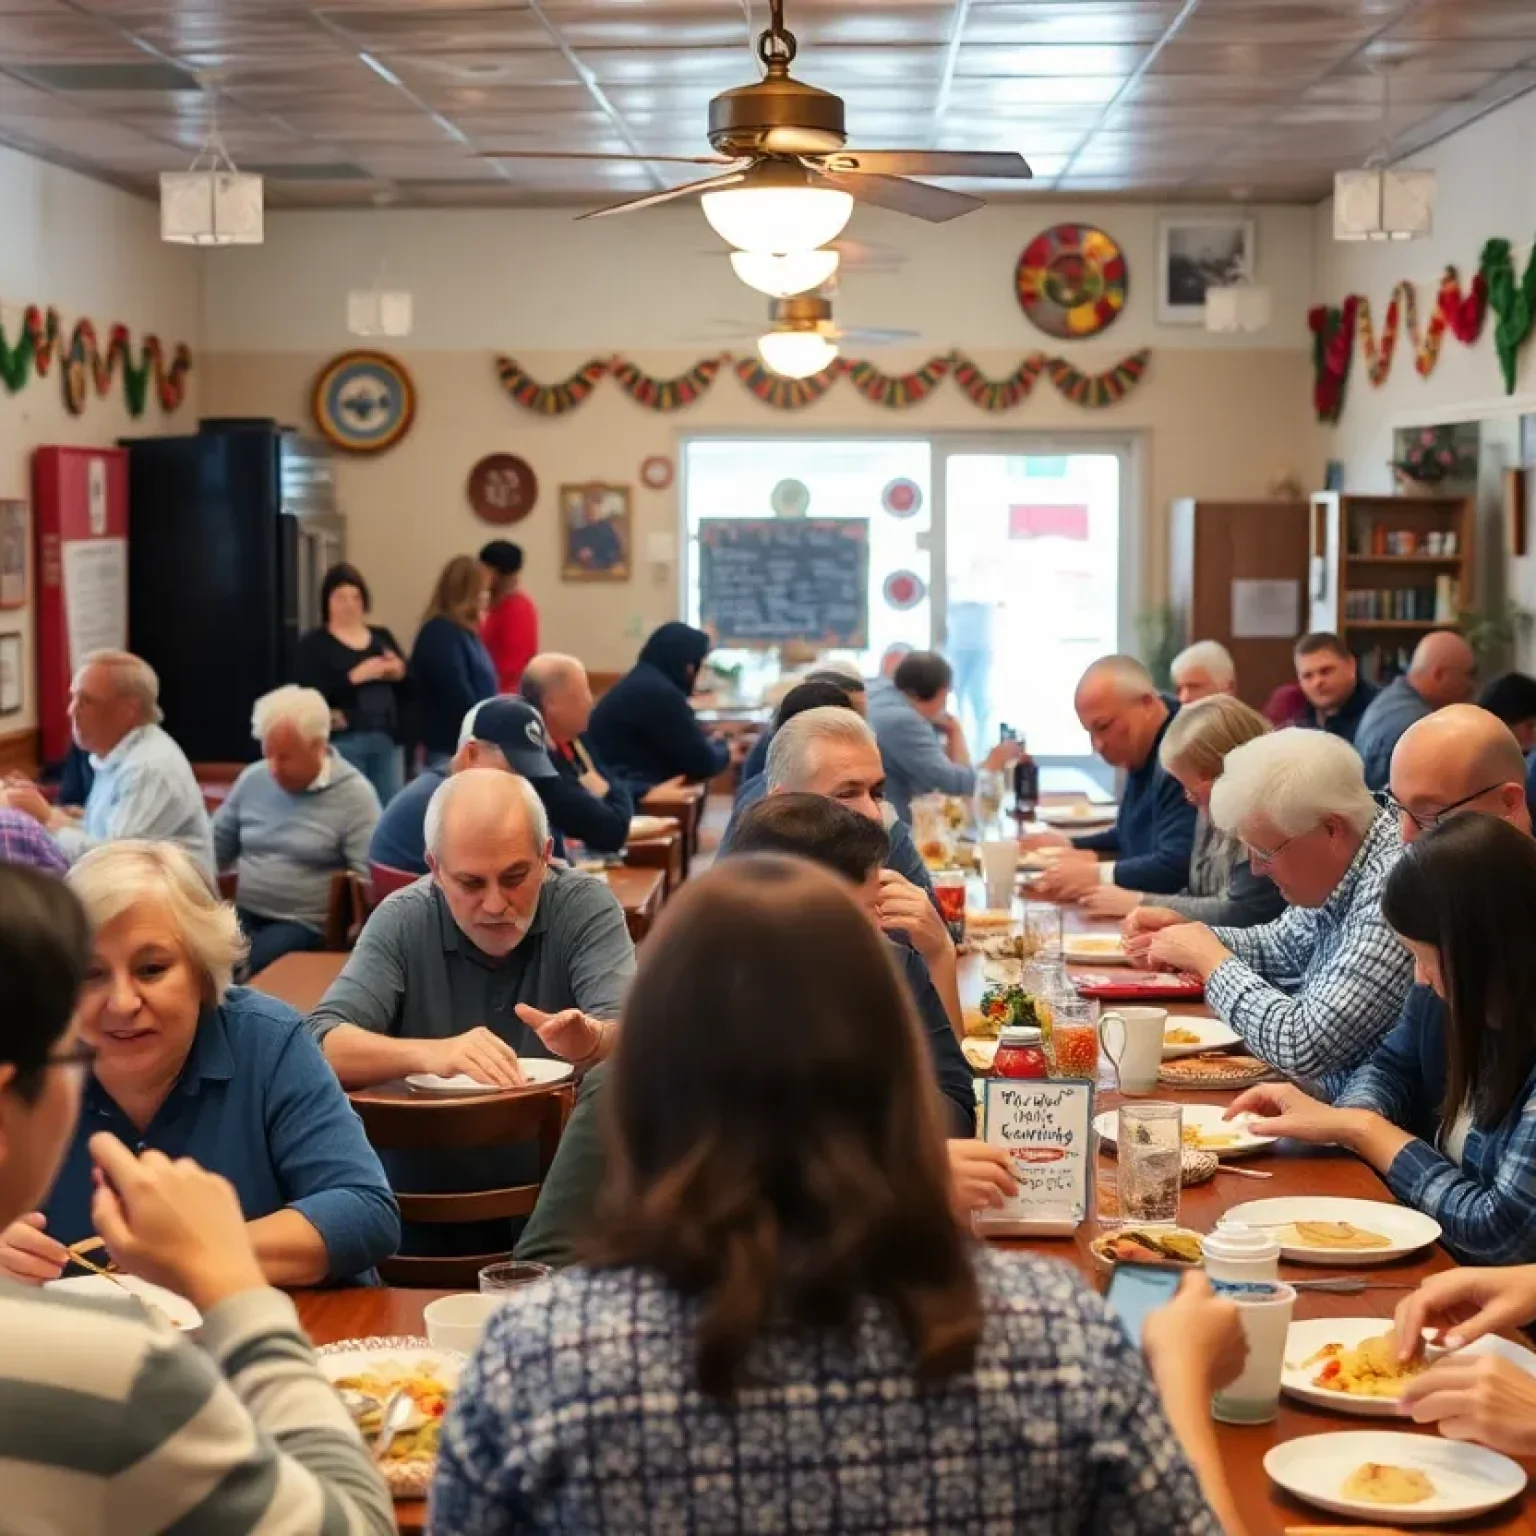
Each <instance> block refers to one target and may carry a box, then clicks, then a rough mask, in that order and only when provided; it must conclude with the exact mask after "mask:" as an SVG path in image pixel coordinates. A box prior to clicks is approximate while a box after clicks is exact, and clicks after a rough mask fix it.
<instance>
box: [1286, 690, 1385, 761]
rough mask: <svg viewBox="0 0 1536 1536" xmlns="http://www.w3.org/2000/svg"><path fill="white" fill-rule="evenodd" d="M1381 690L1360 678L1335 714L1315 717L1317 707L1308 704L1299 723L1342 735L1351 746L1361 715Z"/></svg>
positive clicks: (1313, 729)
mask: <svg viewBox="0 0 1536 1536" xmlns="http://www.w3.org/2000/svg"><path fill="white" fill-rule="evenodd" d="M1380 692H1381V690H1380V689H1379V688H1378V687H1376V685H1375V684H1374V683H1368V682H1366V681H1365V679H1364V678H1362V679H1361V680H1360V681H1359V682H1357V683H1356V684H1355V691H1354V692H1353V693H1352V694H1350V696H1349V697H1348V698H1347V699H1345V701H1344V703H1343V704H1342V705H1341V706H1340V708H1339V711H1338V713H1337V714H1333V715H1330V716H1329V717H1328V718H1327V719H1326V720H1319V719H1318V718H1317V707H1316V705H1313V704H1308V705H1307V707H1306V708H1305V709H1304V710H1303V711H1302V714H1301V720H1300V724H1302V725H1303V726H1305V727H1306V728H1307V729H1308V730H1312V731H1327V733H1328V734H1329V735H1330V736H1342V737H1343V738H1344V740H1345V741H1347V742H1348V743H1349V744H1350V745H1351V746H1353V745H1354V744H1355V732H1356V731H1358V730H1359V729H1360V719H1361V716H1362V715H1364V714H1365V712H1366V710H1367V709H1369V708H1370V707H1371V700H1372V699H1374V698H1375V697H1376V695H1377V694H1378V693H1380Z"/></svg>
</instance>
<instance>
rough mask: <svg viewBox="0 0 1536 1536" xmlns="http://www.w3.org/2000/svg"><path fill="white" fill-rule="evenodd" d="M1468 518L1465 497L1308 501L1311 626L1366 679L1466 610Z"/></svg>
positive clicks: (1382, 673)
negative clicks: (1328, 636)
mask: <svg viewBox="0 0 1536 1536" xmlns="http://www.w3.org/2000/svg"><path fill="white" fill-rule="evenodd" d="M1473 518H1474V505H1473V501H1472V498H1471V497H1468V496H1350V495H1345V494H1343V493H1341V492H1336V491H1324V492H1320V493H1318V494H1317V495H1314V496H1313V497H1312V517H1311V528H1310V547H1311V556H1312V583H1311V586H1312V605H1311V619H1310V627H1311V628H1312V629H1331V630H1333V631H1335V632H1336V633H1337V634H1339V635H1341V636H1342V637H1343V639H1344V642H1345V643H1346V644H1347V645H1348V646H1349V648H1350V649H1351V650H1352V651H1354V652H1355V654H1356V655H1357V656H1359V658H1360V662H1361V670H1362V672H1363V674H1364V675H1365V676H1366V677H1368V678H1370V679H1371V680H1372V681H1381V680H1383V679H1384V678H1390V677H1394V676H1396V675H1397V674H1398V673H1400V672H1401V671H1403V670H1404V669H1405V667H1406V665H1407V659H1408V656H1409V654H1410V653H1411V652H1412V650H1413V647H1414V646H1415V645H1416V644H1417V643H1418V641H1419V640H1420V639H1422V638H1423V636H1424V635H1426V634H1428V633H1429V632H1430V631H1431V630H1433V629H1448V628H1454V627H1455V625H1456V623H1457V621H1458V619H1459V618H1460V616H1461V614H1463V613H1465V612H1466V611H1467V610H1468V609H1469V608H1471V606H1472V600H1473V594H1472V572H1473V570H1474V569H1475V567H1474V563H1473V557H1474V553H1475V552H1474V550H1473V547H1472V539H1473V527H1474V523H1473Z"/></svg>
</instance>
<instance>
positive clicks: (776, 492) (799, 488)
mask: <svg viewBox="0 0 1536 1536" xmlns="http://www.w3.org/2000/svg"><path fill="white" fill-rule="evenodd" d="M768 505H769V506H770V507H772V508H773V510H774V511H775V512H776V513H777V514H778V515H779V516H780V517H804V516H805V514H806V511H807V510H808V509H809V507H810V505H811V492H810V489H809V487H808V486H807V485H806V484H805V482H804V481H802V480H780V481H779V483H778V484H777V485H776V486H774V488H773V489H772V491H770V492H769V493H768Z"/></svg>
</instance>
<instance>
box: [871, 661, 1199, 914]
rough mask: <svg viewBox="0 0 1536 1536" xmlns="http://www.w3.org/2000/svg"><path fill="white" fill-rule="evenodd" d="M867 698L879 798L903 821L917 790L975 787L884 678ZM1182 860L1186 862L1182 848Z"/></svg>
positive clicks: (971, 774) (951, 791)
mask: <svg viewBox="0 0 1536 1536" xmlns="http://www.w3.org/2000/svg"><path fill="white" fill-rule="evenodd" d="M868 699H869V725H870V729H871V730H872V731H874V733H875V740H876V741H877V742H879V744H880V758H881V761H882V762H884V764H885V798H886V799H887V800H889V801H890V802H891V804H892V805H893V806H895V807H896V814H897V815H898V816H899V817H900V818H901V819H902V820H903V821H911V820H912V802H913V801H914V800H915V799H916V798H917V797H918V796H919V795H930V794H940V795H969V794H973V793H974V792H975V789H976V770H975V769H974V768H972V767H969V766H968V765H967V764H965V763H952V762H951V761H950V760H949V756H948V754H947V753H946V752H945V751H944V745H943V743H942V742H941V741H940V740H939V733H938V732H937V731H936V730H934V728H933V726H932V725H931V724H930V723H929V722H928V721H927V720H926V719H924V718H923V716H922V715H920V714H918V712H917V710H916V708H914V706H913V703H912V700H911V699H909V698H908V697H907V696H906V694H904V693H903V692H902V691H901V690H900V689H899V688H898V687H897V686H896V685H895V684H894V683H893V682H891V680H890V679H889V678H885V677H877V678H876V679H875V680H874V681H873V682H872V683H871V684H870V685H869V694H868ZM1184 862H1185V864H1186V865H1187V864H1188V863H1189V850H1188V849H1187V848H1186V849H1185V850H1184ZM1182 883H1183V882H1182V880H1181V881H1180V884H1182ZM1173 889H1174V890H1177V889H1178V886H1174V887H1173Z"/></svg>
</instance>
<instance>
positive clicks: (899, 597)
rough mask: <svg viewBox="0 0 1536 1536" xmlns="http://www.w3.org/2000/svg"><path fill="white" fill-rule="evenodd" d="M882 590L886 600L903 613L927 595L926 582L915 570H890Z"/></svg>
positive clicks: (914, 606) (915, 605)
mask: <svg viewBox="0 0 1536 1536" xmlns="http://www.w3.org/2000/svg"><path fill="white" fill-rule="evenodd" d="M882 590H883V591H884V593H885V600H886V602H887V603H889V604H890V606H891V607H892V608H894V609H895V610H896V611H897V612H898V613H905V612H906V611H907V609H909V608H916V607H917V605H918V604H919V603H920V602H922V600H923V599H924V598H925V597H926V596H927V595H928V584H927V583H926V582H925V581H924V580H923V578H922V577H921V576H919V575H918V574H917V572H916V571H892V572H891V574H890V575H889V576H887V577H886V578H885V586H884V588H883V589H882Z"/></svg>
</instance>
